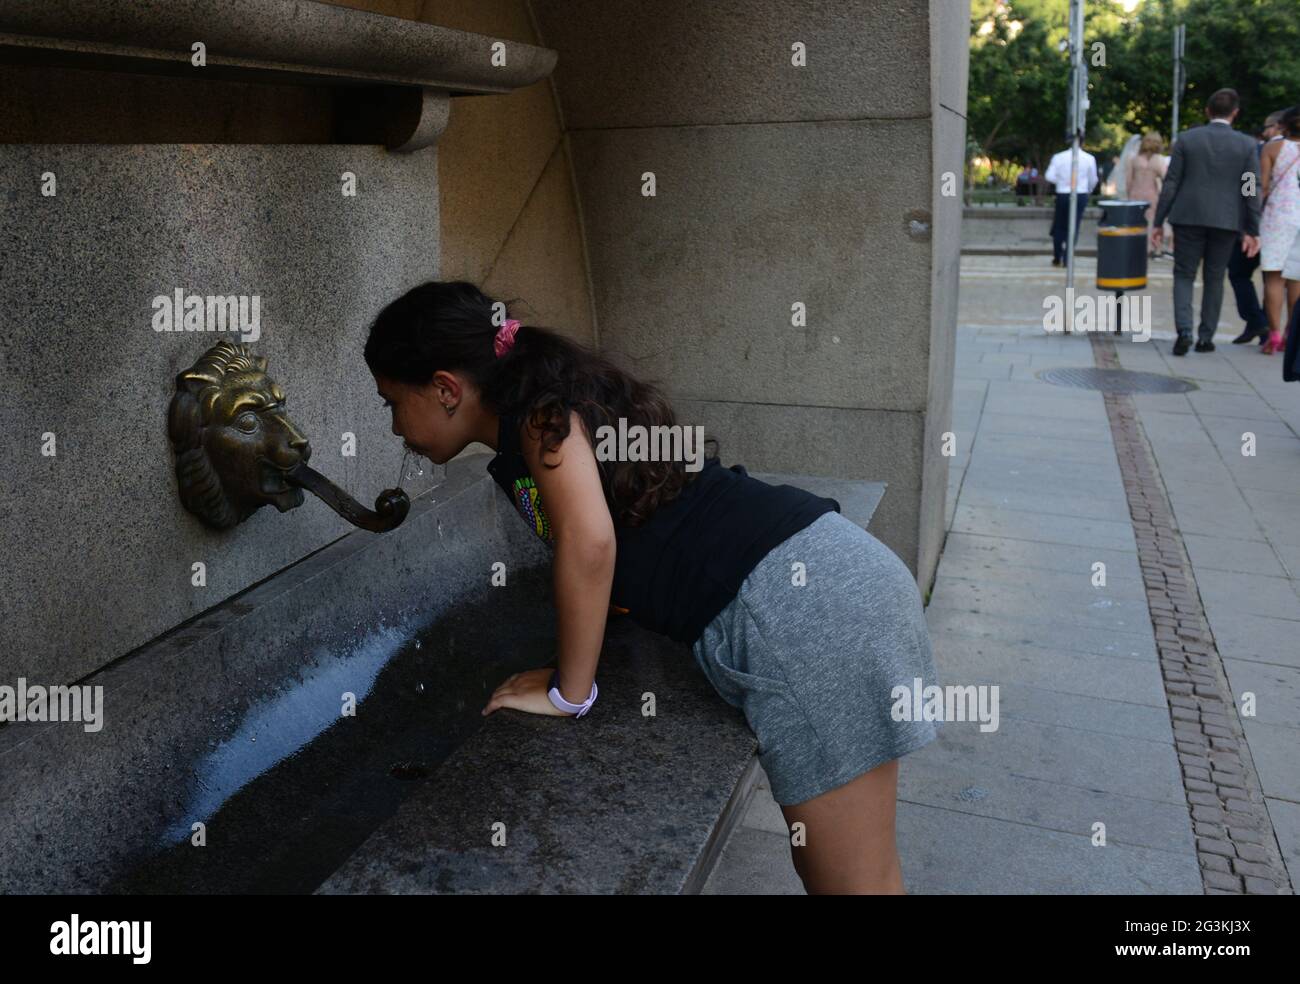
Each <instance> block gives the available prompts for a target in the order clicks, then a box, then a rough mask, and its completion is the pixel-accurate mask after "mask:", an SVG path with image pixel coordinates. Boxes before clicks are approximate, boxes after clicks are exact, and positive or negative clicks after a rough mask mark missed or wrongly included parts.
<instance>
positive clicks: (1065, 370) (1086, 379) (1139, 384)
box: [1034, 366, 1200, 393]
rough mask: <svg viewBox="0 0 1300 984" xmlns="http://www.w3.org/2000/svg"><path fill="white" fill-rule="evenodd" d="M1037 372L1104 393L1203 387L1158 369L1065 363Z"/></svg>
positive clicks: (1057, 381) (1055, 380)
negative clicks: (1137, 369) (1076, 365)
mask: <svg viewBox="0 0 1300 984" xmlns="http://www.w3.org/2000/svg"><path fill="white" fill-rule="evenodd" d="M1034 375H1036V376H1037V377H1038V378H1039V379H1041V380H1042V381H1043V382H1045V383H1055V384H1056V385H1057V386H1075V387H1078V388H1079V389H1090V390H1101V391H1102V392H1103V393H1186V392H1187V391H1188V390H1194V389H1199V388H1200V387H1198V386H1197V385H1196V384H1195V383H1193V382H1192V381H1191V380H1189V379H1179V378H1178V377H1176V376H1162V375H1160V373H1158V372H1134V371H1133V370H1132V369H1092V368H1089V369H1078V368H1074V367H1073V366H1064V367H1061V368H1058V369H1044V370H1042V371H1041V372H1037V373H1035V374H1034Z"/></svg>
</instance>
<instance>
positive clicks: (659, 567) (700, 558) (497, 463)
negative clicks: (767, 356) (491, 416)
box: [487, 416, 840, 643]
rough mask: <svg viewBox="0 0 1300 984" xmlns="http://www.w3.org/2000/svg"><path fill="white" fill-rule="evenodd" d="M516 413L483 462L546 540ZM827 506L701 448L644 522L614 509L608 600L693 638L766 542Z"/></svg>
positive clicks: (656, 628)
mask: <svg viewBox="0 0 1300 984" xmlns="http://www.w3.org/2000/svg"><path fill="white" fill-rule="evenodd" d="M520 422H521V421H520V418H519V417H507V416H502V417H501V429H500V433H499V435H498V439H497V449H498V450H497V453H496V456H495V457H494V458H493V459H492V460H491V461H490V462H488V466H487V467H488V472H489V473H490V474H491V475H492V477H493V479H495V480H496V483H497V484H498V485H499V486H501V489H502V491H504V492H505V494H506V496H507V498H509V499H510V501H511V502H512V503H513V504H514V506H515V508H516V509H517V510H518V511H519V513H520V515H522V516H523V517H524V519H525V520H526V521H527V522H528V525H529V526H530V527H531V528H532V530H533V532H534V533H536V534H537V536H538V537H540V538H541V539H542V540H543V541H544V542H546V543H547V544H550V545H554V539H555V537H554V531H553V530H552V529H551V523H550V519H549V518H548V517H547V515H546V509H545V507H544V505H543V503H542V501H541V497H540V495H539V493H538V489H537V485H536V483H534V481H533V478H532V476H531V475H530V474H529V473H528V466H527V463H526V462H525V461H524V457H523V451H522V449H521V447H520V443H519V427H520ZM831 511H835V512H839V511H840V504H839V503H838V502H836V501H835V500H834V499H826V498H822V497H820V496H815V495H813V494H812V493H811V492H805V491H804V490H803V489H797V488H795V487H794V486H791V485H768V484H767V483H766V482H760V481H758V479H755V478H751V477H750V476H749V474H748V473H747V472H746V471H745V468H744V466H743V465H733V466H732V467H730V468H723V467H722V465H721V464H719V462H718V459H717V458H707V459H705V462H704V467H703V468H702V469H701V470H700V471H699V472H696V473H694V476H693V478H692V480H691V481H688V482H687V483H686V485H685V486H683V488H682V491H681V492H680V493H679V494H678V496H677V498H675V499H673V500H672V501H670V502H666V503H663V504H662V505H660V506H659V508H658V509H656V510H655V511H654V513H653V514H651V516H650V518H649V519H648V520H647V521H646V523H645V524H644V525H642V526H637V527H633V526H626V525H624V524H623V523H621V522H620V521H619V520H618V519H617V518H615V519H614V533H615V537H616V541H617V555H616V559H615V562H614V584H613V588H612V590H611V592H610V603H611V604H612V605H613V606H614V607H615V608H618V609H621V610H624V611H626V612H627V613H628V616H629V617H630V618H631V619H632V620H633V621H635V622H636V623H638V624H639V625H642V626H644V627H645V628H647V629H649V630H651V631H652V632H658V633H661V634H663V635H666V636H668V637H670V638H672V639H676V640H677V641H679V642H686V643H694V642H695V640H696V639H698V638H699V637H700V635H701V633H703V631H704V627H705V626H706V625H708V624H709V622H711V621H712V620H713V618H714V616H716V615H717V614H718V613H719V612H720V611H722V609H724V608H726V607H727V605H728V604H729V603H730V602H731V600H732V599H733V598H735V596H736V594H737V592H738V591H739V590H740V585H741V583H742V582H743V581H744V580H745V578H746V577H747V576H748V574H749V572H750V571H752V570H753V569H754V568H755V567H756V566H757V565H758V562H759V561H760V560H762V559H763V558H764V557H765V556H766V555H767V554H768V552H769V551H770V550H771V549H772V548H773V547H775V546H776V545H777V544H778V543H782V542H784V541H785V540H788V539H789V538H790V537H791V536H793V535H794V534H795V533H797V532H799V531H800V530H802V529H804V528H805V527H806V526H808V525H810V524H811V523H812V522H813V521H814V520H816V519H817V518H818V517H820V516H822V515H824V514H825V513H828V512H831Z"/></svg>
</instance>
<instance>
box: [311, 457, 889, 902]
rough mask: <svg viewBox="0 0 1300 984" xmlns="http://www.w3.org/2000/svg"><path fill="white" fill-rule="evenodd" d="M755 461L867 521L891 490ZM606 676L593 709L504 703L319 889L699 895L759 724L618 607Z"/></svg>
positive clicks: (733, 817) (747, 780)
mask: <svg viewBox="0 0 1300 984" xmlns="http://www.w3.org/2000/svg"><path fill="white" fill-rule="evenodd" d="M752 475H753V477H754V478H758V479H760V480H762V481H766V482H769V483H774V484H789V485H795V486H797V487H801V488H806V489H807V490H808V491H810V492H813V493H815V494H817V495H829V496H832V497H834V498H835V499H837V500H838V501H839V503H840V505H841V509H842V511H843V514H844V515H845V516H846V517H847V518H849V519H852V520H853V521H854V522H857V523H859V525H861V526H862V527H863V528H866V525H867V523H868V522H869V521H870V519H871V514H872V512H873V511H874V510H875V507H876V505H877V504H878V503H879V501H880V499H881V497H882V496H883V495H884V485H883V483H878V482H861V481H851V480H840V479H834V478H824V477H815V476H800V475H786V474H773V473H752ZM600 690H601V696H600V699H599V700H598V701H597V703H596V704H595V705H594V706H593V708H592V710H591V711H590V712H589V713H588V714H587V715H585V716H584V717H583V718H582V719H581V720H575V719H572V718H560V717H548V716H542V715H530V714H525V713H523V712H521V711H515V710H510V709H506V710H502V711H497V712H495V713H494V714H492V715H490V716H489V717H488V720H487V721H486V722H485V724H484V727H483V728H482V729H480V730H479V731H478V732H477V733H476V734H475V735H474V736H473V737H472V738H470V739H469V740H468V741H467V742H465V743H464V744H463V745H461V746H460V747H459V748H458V749H457V750H456V751H455V752H453V753H452V755H451V756H450V757H449V758H448V759H447V761H446V762H444V763H443V764H442V766H441V767H440V768H439V770H438V771H437V772H436V773H435V774H434V775H433V777H432V778H431V779H430V780H429V781H428V782H427V783H425V784H424V786H423V787H422V788H421V789H420V790H419V791H418V792H416V793H415V794H414V795H413V796H412V797H411V798H410V799H409V800H407V801H406V803H405V804H403V806H402V807H401V808H400V809H399V811H398V813H397V815H396V816H395V817H394V818H393V819H392V820H390V821H388V822H387V823H386V824H385V825H384V826H382V827H380V828H379V829H378V830H377V831H376V832H375V833H374V834H372V835H371V836H370V838H369V839H368V840H367V841H366V842H365V844H363V845H362V846H361V848H360V849H358V850H357V851H356V853H354V854H353V855H352V856H351V857H350V858H349V859H348V861H347V862H346V863H345V864H343V865H342V866H341V867H340V868H339V870H338V871H336V872H335V873H334V875H333V876H331V877H330V878H329V879H328V880H327V881H326V882H325V883H324V884H323V885H322V886H321V887H320V888H319V889H318V890H317V894H326V895H347V894H365V893H392V894H405V893H416V894H458V893H464V894H537V893H545V894H552V893H556V894H560V893H580V894H678V893H680V894H693V893H698V892H699V891H700V890H701V889H702V888H703V886H704V883H705V881H706V880H707V878H708V876H709V873H710V872H711V871H712V869H713V866H714V864H715V863H716V861H717V856H718V855H719V854H720V851H721V847H722V845H723V844H725V842H726V839H727V837H728V835H729V834H730V833H731V830H732V829H733V827H734V826H735V824H736V823H738V822H739V820H740V817H741V815H742V814H743V811H744V807H745V805H746V804H747V802H748V799H749V795H750V792H751V791H752V786H753V783H754V779H755V777H756V774H757V765H756V763H757V759H756V758H755V752H756V750H757V745H756V742H755V740H754V736H753V733H752V732H751V731H750V730H749V728H748V726H747V725H746V724H745V720H744V717H743V714H742V713H741V712H740V711H739V710H738V709H736V708H732V707H729V706H727V705H726V704H725V703H724V702H723V701H722V699H721V698H720V697H719V696H718V695H717V694H716V693H715V692H714V691H713V690H712V688H711V687H710V685H709V684H708V682H707V680H706V678H705V677H704V675H703V673H702V672H700V670H699V668H698V666H696V664H695V661H694V657H693V656H692V654H691V652H690V650H689V648H688V647H686V646H684V645H682V644H680V643H675V642H672V641H670V640H668V639H665V638H663V637H659V636H655V635H653V634H651V633H649V632H646V631H644V630H643V629H640V628H639V627H637V626H635V625H634V624H632V623H630V622H629V621H627V620H626V619H620V618H618V617H617V616H615V617H614V618H613V619H612V620H611V622H610V625H609V628H608V631H607V634H606V640H605V649H604V653H603V656H602V659H601V668H600ZM648 693H649V694H654V695H655V699H656V711H657V713H656V715H655V716H653V717H647V716H644V715H643V714H642V713H641V711H640V708H641V706H642V705H643V701H644V700H645V699H646V698H645V695H646V694H648ZM498 823H500V824H503V825H504V826H503V827H500V828H498V830H499V831H500V832H502V833H503V834H504V837H505V843H504V844H501V845H500V846H495V845H494V844H493V833H494V825H495V824H498Z"/></svg>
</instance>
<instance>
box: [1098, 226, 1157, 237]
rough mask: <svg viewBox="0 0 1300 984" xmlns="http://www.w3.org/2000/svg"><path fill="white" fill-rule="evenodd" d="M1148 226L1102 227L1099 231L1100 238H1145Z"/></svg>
mask: <svg viewBox="0 0 1300 984" xmlns="http://www.w3.org/2000/svg"><path fill="white" fill-rule="evenodd" d="M1146 234H1147V227H1146V226H1101V227H1100V228H1098V229H1097V235H1099V236H1145V235H1146Z"/></svg>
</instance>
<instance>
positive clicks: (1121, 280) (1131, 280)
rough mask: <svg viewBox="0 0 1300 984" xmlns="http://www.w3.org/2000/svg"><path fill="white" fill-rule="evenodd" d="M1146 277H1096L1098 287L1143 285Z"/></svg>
mask: <svg viewBox="0 0 1300 984" xmlns="http://www.w3.org/2000/svg"><path fill="white" fill-rule="evenodd" d="M1146 285H1147V278H1146V277H1098V278H1097V286H1098V287H1145V286H1146Z"/></svg>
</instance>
